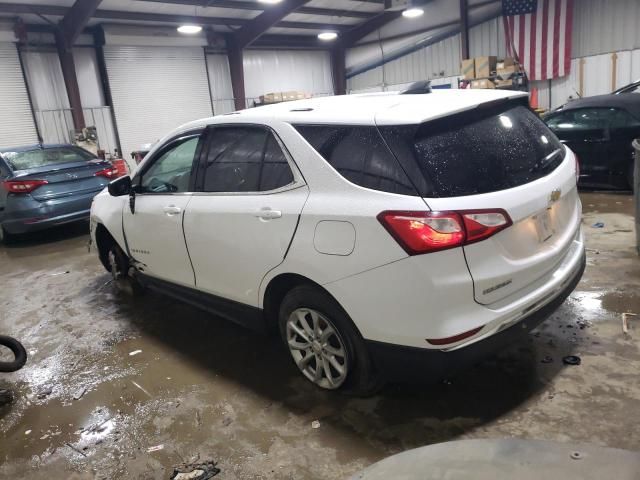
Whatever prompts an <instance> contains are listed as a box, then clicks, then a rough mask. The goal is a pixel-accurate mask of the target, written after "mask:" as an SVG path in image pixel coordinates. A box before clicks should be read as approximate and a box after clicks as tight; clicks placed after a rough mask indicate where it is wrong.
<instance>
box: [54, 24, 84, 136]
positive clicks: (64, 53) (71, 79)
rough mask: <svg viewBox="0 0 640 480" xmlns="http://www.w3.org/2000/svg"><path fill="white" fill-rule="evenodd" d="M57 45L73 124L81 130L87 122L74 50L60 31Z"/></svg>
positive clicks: (57, 34)
mask: <svg viewBox="0 0 640 480" xmlns="http://www.w3.org/2000/svg"><path fill="white" fill-rule="evenodd" d="M56 47H57V49H58V57H59V58H60V67H61V68H62V76H63V77H64V85H65V87H66V89H67V97H69V106H70V107H71V117H72V118H73V126H74V128H75V129H76V130H81V129H83V128H84V127H85V126H86V124H85V122H84V114H83V112H82V102H81V101H80V88H79V87H78V77H77V76H76V64H75V62H74V60H73V50H72V48H71V47H68V46H67V45H66V43H65V41H64V38H63V37H62V33H61V32H59V31H58V32H57V33H56Z"/></svg>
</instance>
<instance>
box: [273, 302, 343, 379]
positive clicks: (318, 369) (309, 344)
mask: <svg viewBox="0 0 640 480" xmlns="http://www.w3.org/2000/svg"><path fill="white" fill-rule="evenodd" d="M286 333H287V346H288V347H289V352H290V353H291V356H292V357H293V360H294V361H295V363H296V365H297V366H298V368H299V369H300V371H301V372H302V374H303V375H304V376H305V377H307V378H308V379H309V380H310V381H312V382H313V383H315V384H316V385H318V386H319V387H322V388H326V389H328V390H335V389H336V388H339V387H340V386H341V385H342V384H343V383H344V381H345V380H346V378H347V375H348V373H349V363H348V358H347V350H346V348H345V343H344V341H343V340H342V338H341V337H340V334H339V333H338V330H337V329H336V328H335V326H334V325H333V324H332V323H331V321H330V320H329V319H328V318H327V317H325V316H324V315H323V314H321V313H320V312H318V311H316V310H313V309H310V308H298V309H296V310H294V311H293V312H291V315H289V318H288V320H287V328H286Z"/></svg>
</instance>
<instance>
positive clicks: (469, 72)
mask: <svg viewBox="0 0 640 480" xmlns="http://www.w3.org/2000/svg"><path fill="white" fill-rule="evenodd" d="M460 75H462V77H463V78H464V79H465V80H473V79H474V78H476V59H475V58H470V59H469V60H462V63H461V65H460Z"/></svg>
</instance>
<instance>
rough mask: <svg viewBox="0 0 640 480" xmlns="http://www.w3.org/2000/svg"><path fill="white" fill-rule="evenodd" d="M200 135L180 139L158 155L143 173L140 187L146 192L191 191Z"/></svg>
mask: <svg viewBox="0 0 640 480" xmlns="http://www.w3.org/2000/svg"><path fill="white" fill-rule="evenodd" d="M199 139H200V137H190V138H187V139H184V140H180V141H178V142H176V143H174V144H173V145H171V146H170V147H169V149H168V150H166V151H164V153H162V154H161V155H160V157H158V158H157V159H156V160H155V161H154V162H153V164H152V165H151V167H149V169H148V170H147V171H145V172H144V173H143V174H142V181H141V182H140V188H141V191H142V192H146V193H179V192H187V191H189V181H190V180H191V168H192V166H193V158H194V157H195V153H196V148H197V146H198V141H199Z"/></svg>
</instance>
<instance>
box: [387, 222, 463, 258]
mask: <svg viewBox="0 0 640 480" xmlns="http://www.w3.org/2000/svg"><path fill="white" fill-rule="evenodd" d="M378 220H380V222H381V223H382V225H383V226H384V227H385V228H386V229H387V230H388V231H389V233H390V234H391V235H392V236H393V237H394V238H395V239H396V240H397V242H398V243H399V244H400V246H401V247H402V248H404V249H405V250H406V252H407V253H408V254H409V255H418V254H420V253H427V252H435V251H438V250H445V249H447V248H453V247H458V246H460V245H462V244H463V242H464V237H465V235H464V226H463V224H462V219H461V218H460V215H459V214H457V213H456V212H397V211H394V212H382V213H381V214H380V215H378Z"/></svg>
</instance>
